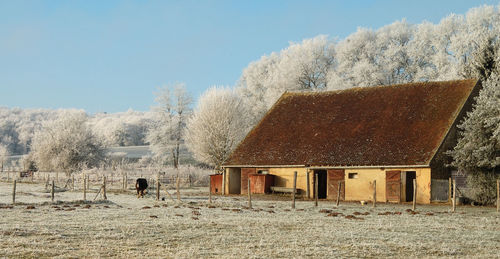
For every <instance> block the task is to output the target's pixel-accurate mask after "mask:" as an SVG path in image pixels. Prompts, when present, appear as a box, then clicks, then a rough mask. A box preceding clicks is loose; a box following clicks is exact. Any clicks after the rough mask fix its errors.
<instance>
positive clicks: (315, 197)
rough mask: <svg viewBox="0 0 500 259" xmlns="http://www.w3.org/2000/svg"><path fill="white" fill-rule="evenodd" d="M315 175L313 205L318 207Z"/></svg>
mask: <svg viewBox="0 0 500 259" xmlns="http://www.w3.org/2000/svg"><path fill="white" fill-rule="evenodd" d="M315 175H316V179H315V181H314V206H315V207H318V182H319V181H318V174H315Z"/></svg>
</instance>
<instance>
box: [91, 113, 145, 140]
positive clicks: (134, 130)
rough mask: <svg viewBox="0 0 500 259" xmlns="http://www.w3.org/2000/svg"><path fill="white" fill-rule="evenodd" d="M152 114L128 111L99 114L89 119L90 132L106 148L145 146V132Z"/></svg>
mask: <svg viewBox="0 0 500 259" xmlns="http://www.w3.org/2000/svg"><path fill="white" fill-rule="evenodd" d="M152 121H153V112H151V111H148V112H139V111H134V110H128V111H126V112H118V113H112V114H106V113H99V114H96V115H94V116H92V117H91V118H89V124H90V125H91V128H92V130H93V131H94V132H95V133H96V134H97V136H99V137H100V138H102V139H103V141H104V142H105V143H106V145H107V146H139V145H145V144H146V132H147V130H148V128H149V124H150V123H151V122H152Z"/></svg>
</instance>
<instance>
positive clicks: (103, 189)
mask: <svg viewBox="0 0 500 259" xmlns="http://www.w3.org/2000/svg"><path fill="white" fill-rule="evenodd" d="M102 197H103V198H104V199H105V200H107V199H108V196H106V176H103V177H102Z"/></svg>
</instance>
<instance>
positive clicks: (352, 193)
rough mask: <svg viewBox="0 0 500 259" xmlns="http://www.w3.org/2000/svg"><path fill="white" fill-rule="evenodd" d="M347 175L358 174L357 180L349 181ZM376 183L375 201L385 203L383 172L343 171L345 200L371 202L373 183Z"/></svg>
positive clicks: (373, 170) (367, 170) (376, 170)
mask: <svg viewBox="0 0 500 259" xmlns="http://www.w3.org/2000/svg"><path fill="white" fill-rule="evenodd" d="M349 173H358V178H356V179H349V178H348V176H349ZM374 180H376V181H377V201H378V202H385V201H386V198H385V171H384V170H380V169H347V170H345V200H346V201H371V200H373V181H374Z"/></svg>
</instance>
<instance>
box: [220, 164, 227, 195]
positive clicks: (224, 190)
mask: <svg viewBox="0 0 500 259" xmlns="http://www.w3.org/2000/svg"><path fill="white" fill-rule="evenodd" d="M224 194H226V171H225V170H224V172H222V193H221V195H224Z"/></svg>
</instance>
